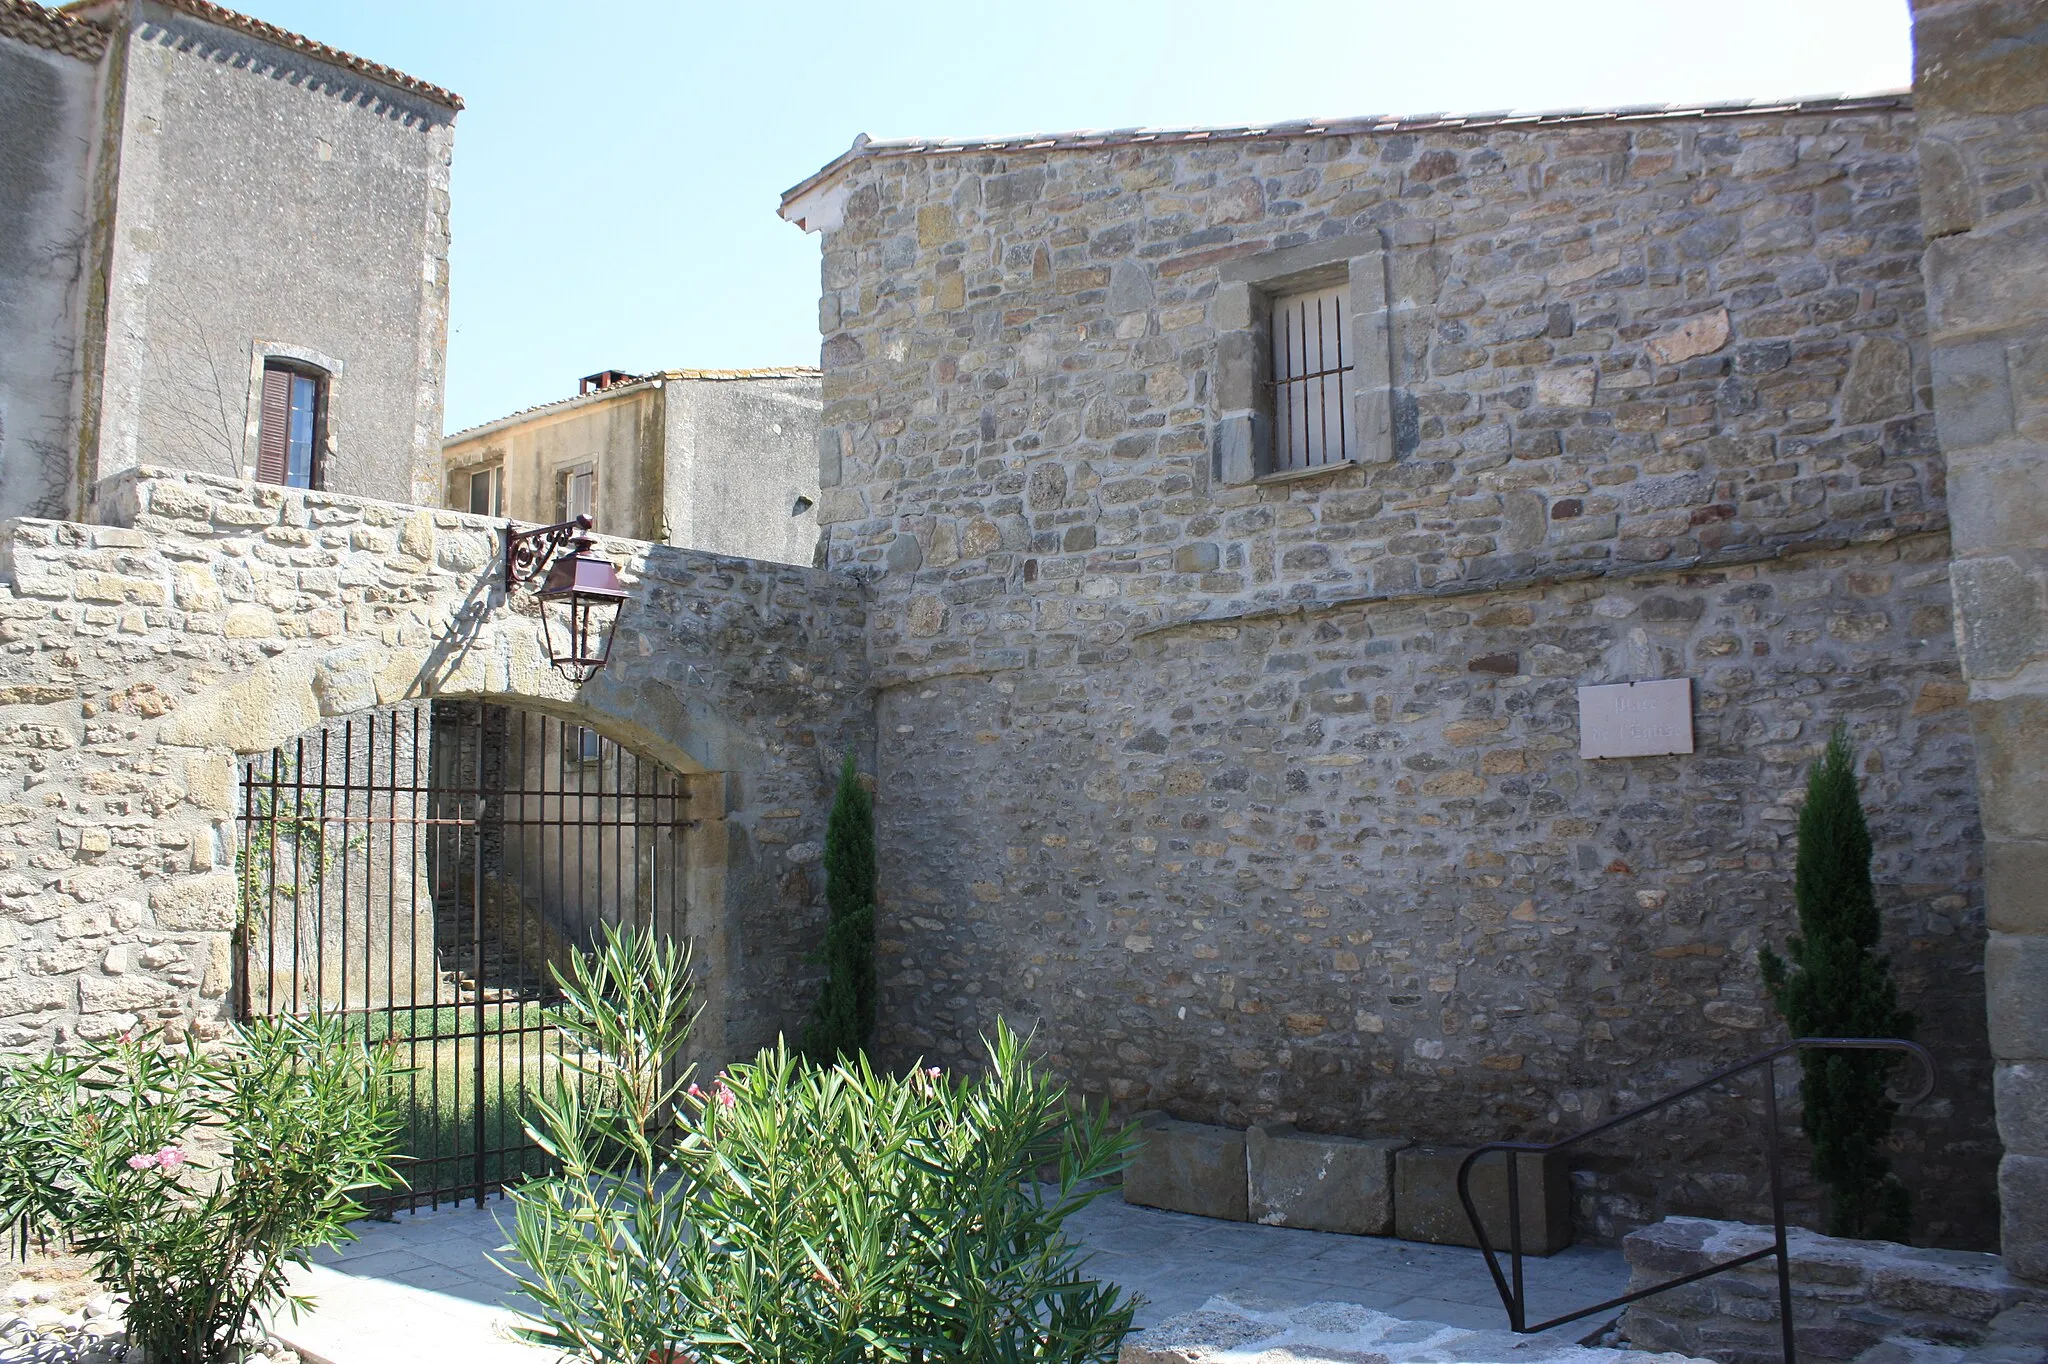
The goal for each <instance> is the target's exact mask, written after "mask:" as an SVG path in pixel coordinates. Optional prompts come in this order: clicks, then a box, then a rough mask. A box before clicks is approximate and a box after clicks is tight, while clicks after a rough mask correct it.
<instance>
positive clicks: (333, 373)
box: [237, 336, 348, 491]
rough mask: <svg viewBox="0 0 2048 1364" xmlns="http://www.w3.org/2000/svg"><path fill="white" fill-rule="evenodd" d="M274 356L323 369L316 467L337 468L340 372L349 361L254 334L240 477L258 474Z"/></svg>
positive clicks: (341, 403)
mask: <svg viewBox="0 0 2048 1364" xmlns="http://www.w3.org/2000/svg"><path fill="white" fill-rule="evenodd" d="M272 360H284V361H288V362H290V363H291V364H292V365H294V366H300V365H303V366H305V367H306V368H308V369H310V370H318V371H320V374H321V379H322V381H323V382H322V384H321V389H322V391H321V394H320V404H321V411H320V426H319V434H318V437H317V439H318V441H319V449H317V450H316V451H314V461H313V467H314V468H315V469H319V470H323V471H331V470H332V469H333V468H334V454H335V451H336V449H337V448H338V447H339V446H340V443H341V442H340V440H339V439H338V438H337V435H336V433H337V432H339V431H340V430H341V414H342V413H343V412H344V411H345V410H346V404H345V401H344V389H343V387H342V382H341V376H342V374H343V373H344V372H345V371H346V370H347V369H348V365H347V362H345V361H343V360H339V359H337V358H336V357H334V356H332V355H328V354H326V353H325V352H323V351H317V350H314V349H313V348H312V347H311V346H300V345H294V344H292V343H291V342H288V341H265V340H264V339H263V338H262V337H260V336H258V337H252V338H251V339H250V341H249V394H248V406H246V407H244V408H243V409H242V463H241V469H240V471H239V473H238V474H237V477H240V478H249V479H253V478H255V477H256V460H257V451H258V448H259V447H260V446H261V444H262V441H263V371H264V369H265V368H267V367H268V365H269V362H270V361H272ZM323 481H324V480H323ZM315 491H318V490H317V489H316V490H315Z"/></svg>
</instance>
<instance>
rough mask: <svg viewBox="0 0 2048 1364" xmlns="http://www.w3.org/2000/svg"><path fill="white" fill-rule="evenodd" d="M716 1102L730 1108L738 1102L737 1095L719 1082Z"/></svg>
mask: <svg viewBox="0 0 2048 1364" xmlns="http://www.w3.org/2000/svg"><path fill="white" fill-rule="evenodd" d="M718 1102H719V1105H720V1106H721V1107H724V1108H731V1107H732V1106H733V1105H735V1104H737V1103H738V1102H739V1096H738V1095H736V1094H734V1093H733V1092H732V1091H731V1090H729V1089H727V1088H726V1087H725V1085H724V1084H722V1083H721V1084H720V1085H719V1086H718Z"/></svg>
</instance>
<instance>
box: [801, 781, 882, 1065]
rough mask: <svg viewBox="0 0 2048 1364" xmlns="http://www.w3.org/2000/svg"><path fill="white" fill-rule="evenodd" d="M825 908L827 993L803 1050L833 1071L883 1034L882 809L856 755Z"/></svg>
mask: <svg viewBox="0 0 2048 1364" xmlns="http://www.w3.org/2000/svg"><path fill="white" fill-rule="evenodd" d="M825 906H826V919H825V943H824V946H823V948H822V949H821V950H820V952H819V954H818V958H819V960H822V961H823V962H824V964H825V986H824V989H823V990H822V991H820V992H819V995H818V1002H817V1006H816V1007H815V1008H814V1009H813V1010H812V1012H811V1021H810V1022H809V1023H808V1024H807V1025H806V1026H805V1028H804V1035H803V1051H804V1054H805V1055H806V1056H808V1057H809V1058H810V1059H811V1060H813V1061H817V1062H819V1063H821V1064H825V1065H830V1064H831V1063H833V1062H834V1061H838V1060H840V1059H841V1058H845V1059H848V1060H851V1059H853V1058H854V1057H857V1056H859V1055H860V1054H861V1053H862V1052H863V1051H865V1050H866V1048H867V1044H868V1039H869V1038H870V1037H871V1036H872V1035H873V1034H874V1030H875V806H874V801H873V800H872V799H870V798H869V796H868V792H867V788H866V787H865V786H862V785H861V782H860V771H859V769H858V768H856V767H855V766H854V762H853V754H852V753H851V752H848V753H847V755H846V761H845V762H844V763H843V764H841V765H840V768H839V791H838V793H837V794H836V795H835V796H834V797H833V799H832V814H831V816H830V818H829V819H828V820H827V821H826V824H825Z"/></svg>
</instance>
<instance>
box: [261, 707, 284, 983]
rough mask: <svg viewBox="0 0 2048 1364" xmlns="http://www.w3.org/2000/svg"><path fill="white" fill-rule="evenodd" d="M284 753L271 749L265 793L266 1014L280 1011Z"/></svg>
mask: <svg viewBox="0 0 2048 1364" xmlns="http://www.w3.org/2000/svg"><path fill="white" fill-rule="evenodd" d="M282 760H283V759H282V756H281V750H279V749H275V748H273V749H271V750H270V785H269V788H268V789H267V790H266V791H265V792H264V805H265V809H264V814H263V820H264V825H265V829H264V840H263V845H264V847H266V848H268V849H269V850H270V851H269V853H268V854H267V855H266V857H265V858H264V860H265V861H266V862H268V863H269V864H270V866H269V867H268V869H267V874H266V876H265V880H267V881H268V882H269V889H268V890H267V891H266V892H265V893H266V896H267V898H266V899H265V901H264V906H263V939H264V954H263V955H264V967H263V1012H265V1013H270V1012H272V1011H273V1010H275V1009H276V1008H277V779H278V775H279V773H278V770H277V768H278V764H279V763H280V762H281V761H282Z"/></svg>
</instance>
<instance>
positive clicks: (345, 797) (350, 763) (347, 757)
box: [320, 720, 370, 1028]
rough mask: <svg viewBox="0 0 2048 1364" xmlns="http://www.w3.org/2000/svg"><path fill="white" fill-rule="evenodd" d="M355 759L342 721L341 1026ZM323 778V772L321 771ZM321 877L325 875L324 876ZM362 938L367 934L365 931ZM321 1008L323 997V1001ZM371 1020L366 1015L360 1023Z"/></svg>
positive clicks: (352, 731) (350, 729) (352, 737)
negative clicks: (352, 772)
mask: <svg viewBox="0 0 2048 1364" xmlns="http://www.w3.org/2000/svg"><path fill="white" fill-rule="evenodd" d="M355 760H356V722H355V721H353V720H344V721H342V722H341V937H340V938H339V939H337V940H336V942H335V944H334V955H335V956H337V957H339V958H341V984H340V987H339V993H337V994H336V995H335V1004H336V1010H335V1011H336V1012H337V1013H339V1014H340V1015H341V1019H342V1023H343V1026H346V1025H347V1022H348V824H349V819H348V817H349V816H350V815H352V814H354V813H355V808H354V800H355V794H356V793H355V785H354V783H352V782H351V781H350V780H349V769H350V768H352V767H354V766H355ZM322 780H323V781H324V780H325V774H324V773H323V774H322ZM320 854H321V856H320V861H321V864H322V866H323V867H324V866H325V865H326V862H327V839H326V836H325V832H324V827H323V832H322V836H321V839H320ZM323 879H324V878H323ZM364 936H365V937H368V936H369V935H368V934H367V933H366V934H364ZM322 1005H323V1007H324V1005H325V1000H323V1001H322ZM369 1023H370V1020H369V1019H368V1018H365V1019H364V1020H363V1026H364V1027H366V1028H367V1027H368V1026H369Z"/></svg>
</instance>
